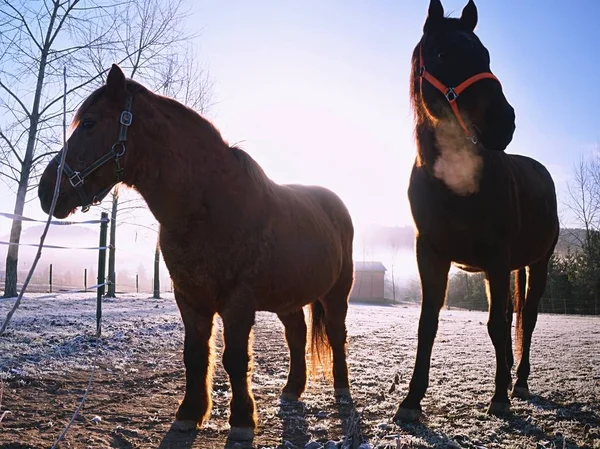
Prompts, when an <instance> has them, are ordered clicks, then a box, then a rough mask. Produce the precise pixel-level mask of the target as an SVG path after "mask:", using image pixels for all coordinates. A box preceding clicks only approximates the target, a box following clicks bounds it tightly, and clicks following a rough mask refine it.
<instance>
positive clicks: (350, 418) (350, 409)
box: [278, 398, 363, 448]
mask: <svg viewBox="0 0 600 449" xmlns="http://www.w3.org/2000/svg"><path fill="white" fill-rule="evenodd" d="M336 409H337V418H338V419H339V420H340V421H341V427H342V434H343V437H342V438H343V447H358V445H359V444H360V443H361V442H362V440H363V434H362V430H361V421H360V419H361V418H360V414H359V413H358V411H357V409H356V406H355V404H354V402H353V401H352V399H351V398H342V399H337V400H336ZM279 417H280V418H281V421H282V427H283V431H282V435H281V443H280V446H278V447H279V448H288V447H290V446H289V445H290V443H291V444H292V445H293V447H304V446H305V445H307V444H308V443H309V442H310V441H311V436H312V435H311V432H309V424H308V420H307V412H306V405H305V404H304V402H301V401H289V402H288V401H281V403H280V408H279ZM356 443H357V444H356Z"/></svg>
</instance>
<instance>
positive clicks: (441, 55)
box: [437, 51, 448, 62]
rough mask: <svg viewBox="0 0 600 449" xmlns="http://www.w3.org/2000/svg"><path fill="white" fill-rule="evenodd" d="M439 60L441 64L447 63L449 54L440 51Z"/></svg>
mask: <svg viewBox="0 0 600 449" xmlns="http://www.w3.org/2000/svg"><path fill="white" fill-rule="evenodd" d="M437 59H438V61H439V62H446V59H448V53H446V52H444V51H440V52H439V53H438V54H437Z"/></svg>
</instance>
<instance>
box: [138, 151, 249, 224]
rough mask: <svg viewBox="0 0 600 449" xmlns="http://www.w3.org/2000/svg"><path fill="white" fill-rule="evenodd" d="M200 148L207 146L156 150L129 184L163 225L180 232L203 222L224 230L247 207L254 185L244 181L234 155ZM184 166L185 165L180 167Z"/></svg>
mask: <svg viewBox="0 0 600 449" xmlns="http://www.w3.org/2000/svg"><path fill="white" fill-rule="evenodd" d="M226 150H227V148H225V150H224V151H226ZM177 151H185V149H183V148H178V149H177ZM202 151H207V150H206V149H201V150H198V151H195V152H194V151H190V155H189V156H186V155H176V156H175V157H169V156H167V155H164V154H162V153H160V152H158V153H157V154H156V155H155V157H156V159H155V160H152V159H151V158H148V160H146V161H144V163H143V164H144V166H143V170H138V176H137V179H135V180H134V181H133V182H132V183H131V184H133V186H134V187H135V188H136V189H137V190H138V191H139V192H140V194H141V195H142V197H144V199H145V201H146V203H147V204H148V207H149V209H150V210H151V212H152V214H153V215H154V216H155V218H156V219H157V220H158V222H159V223H160V224H161V226H163V227H165V228H168V229H170V230H172V231H182V232H183V230H185V231H186V232H187V231H192V230H193V229H197V228H198V226H201V225H203V226H205V227H221V228H222V229H223V228H226V227H227V226H230V225H231V223H236V217H238V218H239V216H240V215H241V211H242V210H243V209H245V207H246V206H245V203H246V202H247V201H246V198H247V197H248V195H251V194H252V192H253V188H252V186H251V185H244V183H245V180H246V178H244V177H243V176H242V174H241V170H242V168H241V167H240V166H239V164H236V160H235V158H234V157H233V156H232V155H230V154H225V152H223V154H208V155H202ZM192 153H195V154H192ZM181 164H183V165H184V166H180V167H179V169H177V166H178V165H181ZM140 172H142V174H140ZM148 174H151V175H150V176H148Z"/></svg>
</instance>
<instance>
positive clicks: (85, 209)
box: [81, 204, 90, 214]
mask: <svg viewBox="0 0 600 449" xmlns="http://www.w3.org/2000/svg"><path fill="white" fill-rule="evenodd" d="M89 210H90V205H89V204H88V205H87V206H81V212H83V213H84V214H85V213H86V212H87V211H89Z"/></svg>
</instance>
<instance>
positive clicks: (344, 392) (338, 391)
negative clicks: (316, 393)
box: [333, 388, 352, 398]
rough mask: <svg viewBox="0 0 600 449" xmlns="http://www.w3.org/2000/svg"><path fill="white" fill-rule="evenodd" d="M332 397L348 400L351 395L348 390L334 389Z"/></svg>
mask: <svg viewBox="0 0 600 449" xmlns="http://www.w3.org/2000/svg"><path fill="white" fill-rule="evenodd" d="M333 395H334V396H335V397H336V398H350V397H352V395H351V394H350V388H336V389H335V390H334V392H333Z"/></svg>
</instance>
